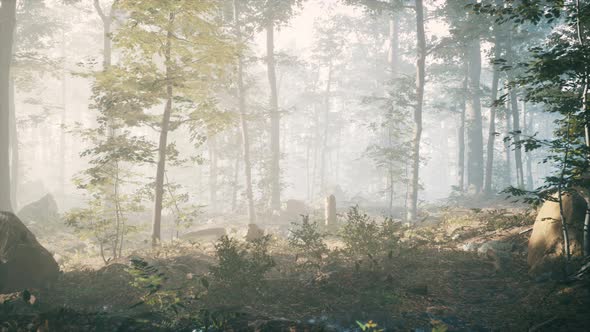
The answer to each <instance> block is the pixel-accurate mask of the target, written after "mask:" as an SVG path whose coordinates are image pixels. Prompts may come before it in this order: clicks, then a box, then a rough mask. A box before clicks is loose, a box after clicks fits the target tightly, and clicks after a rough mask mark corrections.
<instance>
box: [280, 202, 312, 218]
mask: <svg viewBox="0 0 590 332" xmlns="http://www.w3.org/2000/svg"><path fill="white" fill-rule="evenodd" d="M308 213H309V207H308V206H307V204H305V202H303V201H299V200H296V199H290V200H287V202H285V210H284V211H283V213H281V218H282V219H283V220H284V221H288V222H295V221H298V220H300V219H301V215H306V214H308Z"/></svg>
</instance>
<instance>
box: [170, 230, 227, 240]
mask: <svg viewBox="0 0 590 332" xmlns="http://www.w3.org/2000/svg"><path fill="white" fill-rule="evenodd" d="M224 235H227V231H226V230H225V228H223V227H215V228H207V229H201V230H198V231H194V232H190V233H186V234H184V235H181V236H180V239H181V240H185V241H203V240H214V241H216V240H218V239H219V238H220V237H222V236H224Z"/></svg>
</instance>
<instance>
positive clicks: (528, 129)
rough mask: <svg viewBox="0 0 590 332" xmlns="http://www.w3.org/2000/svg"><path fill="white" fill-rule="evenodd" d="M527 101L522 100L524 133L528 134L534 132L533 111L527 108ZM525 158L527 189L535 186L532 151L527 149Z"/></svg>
mask: <svg viewBox="0 0 590 332" xmlns="http://www.w3.org/2000/svg"><path fill="white" fill-rule="evenodd" d="M526 106H527V105H526V101H523V102H522V119H523V121H522V122H523V124H522V125H523V128H524V133H525V134H526V135H531V134H532V129H533V115H532V113H531V112H529V111H528V110H527V107H526ZM525 160H526V189H527V190H533V188H534V187H535V185H534V183H533V160H532V154H531V152H530V151H525Z"/></svg>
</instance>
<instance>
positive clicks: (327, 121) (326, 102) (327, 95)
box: [320, 61, 332, 195]
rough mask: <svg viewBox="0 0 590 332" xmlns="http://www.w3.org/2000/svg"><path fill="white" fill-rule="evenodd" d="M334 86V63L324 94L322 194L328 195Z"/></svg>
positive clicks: (329, 66) (330, 64) (329, 65)
mask: <svg viewBox="0 0 590 332" xmlns="http://www.w3.org/2000/svg"><path fill="white" fill-rule="evenodd" d="M331 86H332V62H331V61H330V63H329V64H328V81H327V82H326V91H325V92H324V135H323V137H322V156H321V162H322V163H321V166H320V193H321V194H322V195H325V194H326V156H327V155H328V134H329V132H330V130H329V129H330V89H331Z"/></svg>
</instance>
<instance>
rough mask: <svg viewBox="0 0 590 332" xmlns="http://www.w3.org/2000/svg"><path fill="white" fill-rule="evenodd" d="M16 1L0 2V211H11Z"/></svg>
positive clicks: (3, 0)
mask: <svg viewBox="0 0 590 332" xmlns="http://www.w3.org/2000/svg"><path fill="white" fill-rule="evenodd" d="M15 25H16V0H2V1H1V2H0V126H1V127H0V188H2V190H0V211H13V206H12V202H11V199H10V196H11V193H12V189H11V181H10V159H11V158H10V65H11V62H12V53H13V51H12V50H13V41H14V28H15Z"/></svg>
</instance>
